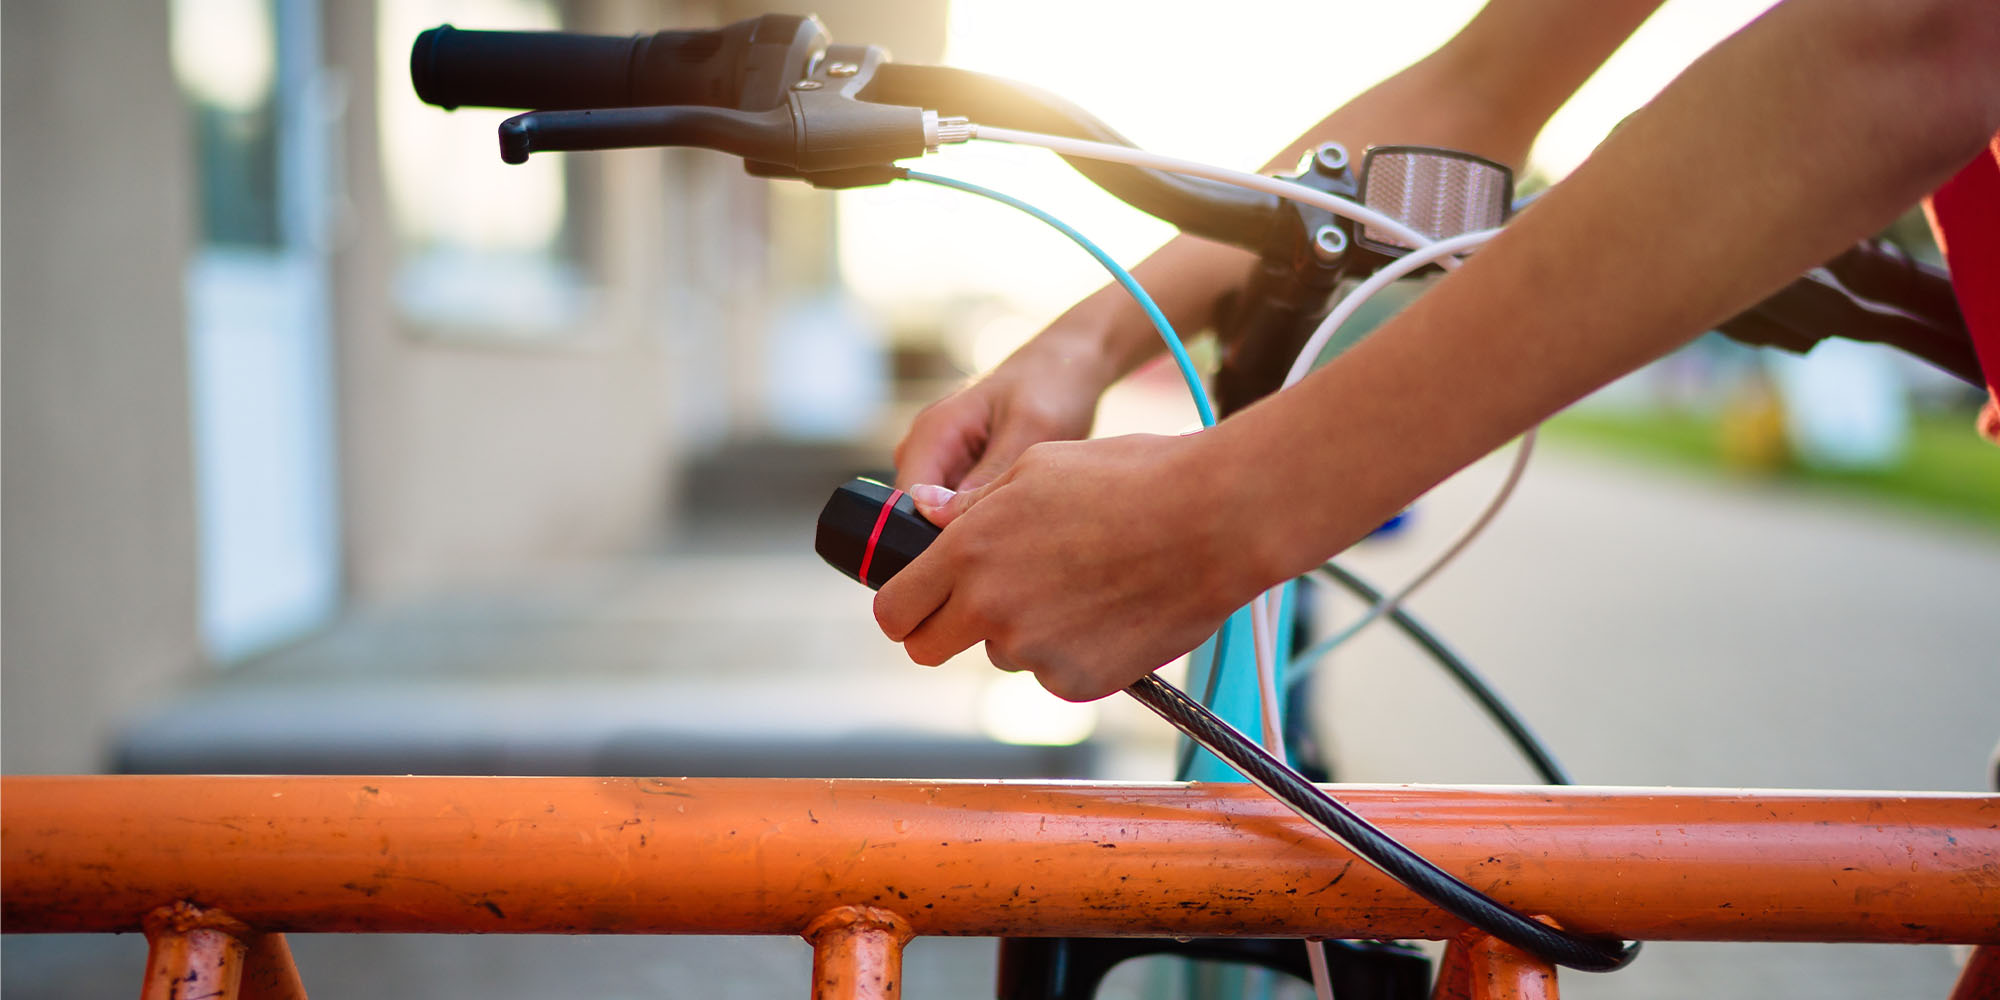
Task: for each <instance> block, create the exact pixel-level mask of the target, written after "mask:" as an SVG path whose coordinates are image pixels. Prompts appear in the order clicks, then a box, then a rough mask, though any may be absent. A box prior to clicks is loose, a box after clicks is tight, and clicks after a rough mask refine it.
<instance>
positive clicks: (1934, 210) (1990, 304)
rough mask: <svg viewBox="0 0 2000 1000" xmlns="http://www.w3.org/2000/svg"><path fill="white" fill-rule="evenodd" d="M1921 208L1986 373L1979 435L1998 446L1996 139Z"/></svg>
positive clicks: (1999, 183)
mask: <svg viewBox="0 0 2000 1000" xmlns="http://www.w3.org/2000/svg"><path fill="white" fill-rule="evenodd" d="M1925 207H1926V209H1927V210H1928V211H1929V214H1930V218H1931V231H1932V232H1933V233H1935V234H1936V236H1937V243H1938V249H1939V250H1942V251H1944V258H1945V265H1946V266H1947V267H1949V268H1951V290H1952V292H1953V293H1954V294H1956V295H1957V296H1958V307H1959V311H1961V312H1963V313H1964V314H1965V326H1966V329H1967V330H1969V331H1971V333H1972V348H1973V350H1975V351H1977V352H1978V353H1979V365H1980V368H1982V369H1983V370H1984V371H1985V373H1986V391H1987V400H1986V408H1985V409H1984V410H1982V411H1980V414H1979V432H1980V433H1981V434H1984V435H1985V436H1986V437H1987V438H1988V439H1989V440H1991V441H1994V442H1995V443H2000V135H1996V136H1994V137H1993V143H1992V145H1990V146H1989V147H1987V148H1986V149H1985V150H1983V151H1981V152H1980V154H1979V155H1978V156H1975V157H1973V158H1972V162H1971V163H1968V164H1966V165H1965V169H1963V170H1960V171H1959V172H1958V173H1957V174H1955V175H1953V176H1952V178H1951V180H1948V181H1946V182H1945V183H1944V185H1943V186H1942V187H1940V188H1938V189H1937V190H1936V191H1935V192H1933V193H1932V194H1931V197H1930V200H1929V202H1928V203H1927V204H1926V206H1925Z"/></svg>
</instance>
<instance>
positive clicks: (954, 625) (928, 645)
mask: <svg viewBox="0 0 2000 1000" xmlns="http://www.w3.org/2000/svg"><path fill="white" fill-rule="evenodd" d="M963 604H964V602H963V601H960V602H957V605H958V606H954V602H952V601H951V600H950V599H949V598H947V599H946V600H945V602H944V606H943V607H940V608H938V609H937V610H936V611H934V612H932V613H931V615H930V617H928V618H925V619H924V620H923V623H922V624H920V625H918V626H917V628H916V631H914V632H911V633H909V634H908V635H906V636H904V638H903V651H904V652H906V653H908V654H909V655H910V659H911V660H913V661H915V662H917V663H920V664H923V665H924V666H926V667H935V666H938V665H939V664H942V663H943V662H944V661H946V660H949V659H951V658H952V657H954V656H957V655H958V654H960V653H963V652H965V651H966V650H968V649H971V648H972V646H973V644H975V643H977V642H979V641H980V640H981V639H983V638H985V636H984V635H983V634H982V633H983V629H982V628H981V626H980V623H979V622H978V621H977V620H975V618H974V616H972V615H970V614H967V613H966V612H965V610H964V608H963V607H962V605H963Z"/></svg>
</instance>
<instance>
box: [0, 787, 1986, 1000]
mask: <svg viewBox="0 0 2000 1000" xmlns="http://www.w3.org/2000/svg"><path fill="white" fill-rule="evenodd" d="M1339 792H1340V794H1341V796H1342V798H1343V799H1344V800H1345V801H1347V802H1348V803H1349V804H1351V805H1352V806H1353V807H1354V808H1355V809H1356V811H1358V812H1360V813H1362V814H1363V815H1364V816H1366V817H1367V818H1368V819H1370V820H1371V821H1372V822H1374V823H1376V824H1378V825H1380V826H1382V827H1383V828H1385V829H1386V830H1388V831H1390V832H1391V833H1393V834H1394V835H1395V836H1397V837H1398V838H1399V839H1401V840H1402V841H1403V842H1404V843H1406V844H1408V845H1409V846H1410V847H1412V848H1413V849H1415V850H1416V851H1418V852H1419V853H1421V854H1423V855H1424V856H1426V857H1428V858H1430V859H1432V860H1433V861H1434V862H1436V863H1437V864H1438V865H1439V866H1440V867H1442V868H1444V869H1445V870H1447V871H1450V872H1453V873H1454V874H1457V875H1459V876H1460V877H1461V878H1464V879H1466V880H1467V881H1468V882H1470V883H1471V884H1473V885H1475V886H1477V887H1479V888H1481V889H1482V890H1483V891H1486V892H1489V893H1491V894H1493V895H1494V896H1496V897H1497V898H1500V899H1502V900H1504V901H1505V902H1507V903H1509V904H1511V905H1513V906H1515V907H1517V908H1519V909H1521V910H1523V911H1525V912H1529V913H1536V914H1549V915H1551V916H1553V917H1556V918H1559V919H1560V920H1561V921H1562V922H1563V925H1564V926H1566V927H1568V928H1570V929H1572V930H1578V931H1582V932H1587V933H1599V934H1618V935H1623V936H1625V937H1628V938H1636V939H1644V940H1714V941H1723V940H1726V941H1826V942H1864V941H1865V942H1903V943H1963V944H1976V945H1980V946H1981V947H1979V948H1978V949H1977V951H1976V952H1975V953H1974V957H1973V959H1972V961H1971V962H1969V963H1968V965H1967V967H1966V972H1965V973H1964V975H1963V976H1962V977H1961V980H1960V983H1959V986H1958V989H1957V990H1956V991H1955V992H1954V994H1953V995H1954V997H1957V998H1960V1000H1970V998H1973V997H1986V996H1994V995H1996V994H2000V947H1996V946H2000V796H1994V795H1969V794H1944V793H1923V794H1916V793H1907V794H1906V793H1863V792H1796V791H1688V790H1678V789H1675V790H1666V789H1607V788H1585V787H1565V788H1546V787H1534V788H1491V787H1482V788H1455V787H1439V786H1341V787H1340V789H1339ZM0 931H5V932H6V933H23V932H124V931H144V932H145V933H146V935H147V938H148V940H149V942H150V945H151V951H150V957H149V960H148V970H147V979H146V985H145V988H144V990H143V991H142V996H143V997H145V998H148V1000H150V998H154V997H159V998H165V997H169V996H183V997H184V996H191V995H193V996H215V997H220V998H225V1000H228V998H255V1000H271V998H303V997H304V996H305V992H304V990H303V988H302V987H301V986H300V985H299V978H298V975H297V973H296V971H295V970H294V968H293V965H292V962H291V958H290V954H289V951H288V950H287V949H286V946H285V944H284V940H283V937H282V934H283V932H286V931H300V932H308V931H310V932H329V931H331V932H352V933H369V932H399V933H412V932H414V933H477V934H495V933H500V934H504V933H517V934H519V933H575V934H782V935H792V934H797V935H802V936H804V937H805V938H806V940H807V941H809V942H810V943H811V944H812V946H813V954H814V961H813V970H814V986H813V996H814V997H816V998H821V1000H835V998H841V1000H845V998H894V997H897V996H899V995H900V980H901V965H902V951H903V947H904V945H905V944H906V943H907V942H908V941H909V940H910V939H911V938H912V937H914V936H915V935H919V934H945V935H975V936H1000V937H1007V936H1146V937H1165V936H1187V937H1226V936H1235V935H1247V936H1256V937H1299V938H1357V937H1366V938H1422V939H1431V940H1446V941H1450V942H1452V944H1451V945H1450V947H1449V948H1448V950H1447V954H1446V958H1445V961H1444V963H1443V965H1442V972H1441V973H1440V978H1439V982H1438V986H1437V989H1436V993H1435V996H1437V997H1441V998H1442V997H1451V998H1472V997H1477V998H1496V1000H1497V998H1502V997H1553V996H1555V995H1556V990H1555V976H1554V971H1553V970H1552V969H1550V968H1549V967H1548V966H1546V965H1543V964H1542V963H1540V962H1538V961H1536V960H1534V959H1532V958H1530V957H1528V956H1526V955H1524V954H1522V953H1520V952H1518V951H1515V950H1514V949H1513V948H1511V947H1510V946H1507V945H1505V944H1502V943H1500V942H1497V941H1493V940H1492V939H1490V938H1486V937H1484V936H1483V935H1480V934H1478V933H1477V932H1472V931H1469V930H1468V928H1466V927H1465V925H1463V924H1462V923H1459V922H1458V921H1456V920H1455V919H1453V918H1451V917H1450V916H1448V915H1446V914H1443V913H1442V912H1440V911H1438V910H1437V909H1435V908H1434V907H1432V906H1430V905H1429V904H1427V903H1425V902H1424V901H1423V900H1421V899H1419V898H1417V897H1416V896H1414V895H1412V894H1411V893H1409V892H1408V891H1407V890H1405V889H1403V888H1402V887H1401V886H1399V885H1397V884H1396V883H1395V882H1393V881H1391V880H1389V879H1388V878H1386V877H1384V876H1382V875H1381V874H1379V873H1378V872H1376V871H1375V870H1373V869H1372V868H1370V867H1368V866H1367V865H1366V864H1365V863H1361V862H1359V861H1358V860H1356V859H1355V858H1354V857H1353V856H1352V855H1350V854H1348V853H1347V852H1346V851H1345V850H1343V849H1342V848H1340V847H1339V846H1338V845H1336V844H1334V843H1332V842H1330V841H1328V840H1327V839H1326V838H1325V837H1323V836H1321V835H1320V834H1318V833H1317V832H1315V831H1313V830H1312V829H1311V828H1309V827H1308V826H1306V825H1305V824H1304V823H1303V822H1302V821H1300V820H1299V819H1298V818H1296V817H1295V816H1293V815H1292V814H1291V813H1290V812H1289V811H1287V810H1286V809H1285V808H1284V807H1283V806H1281V805H1279V804H1278V803H1276V802H1274V801H1272V800H1271V799H1270V798H1269V797H1267V796H1265V795H1263V794H1262V793H1260V792H1258V791H1256V790H1254V789H1251V788H1247V787H1243V786H1223V785H1200V784H1194V785H1188V784H1174V785H1133V784H1107V783H1072V784H1040V783H1017V782H934V781H866V780H800V779H704V778H684V779H683V778H428V777H181V776H145V777H125V776H90V777H9V778H5V779H4V780H0ZM193 986H200V987H201V988H200V989H190V987H193ZM176 987H178V992H176V991H175V988H176Z"/></svg>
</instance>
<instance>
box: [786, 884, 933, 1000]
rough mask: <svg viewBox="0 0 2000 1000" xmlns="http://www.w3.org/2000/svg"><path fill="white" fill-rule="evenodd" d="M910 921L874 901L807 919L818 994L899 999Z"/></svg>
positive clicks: (817, 999)
mask: <svg viewBox="0 0 2000 1000" xmlns="http://www.w3.org/2000/svg"><path fill="white" fill-rule="evenodd" d="M911 934H912V932H911V930H910V924H909V921H907V920H904V919H903V918H902V917H899V916H897V915H896V914H894V913H891V912H890V911H888V910H883V909H878V908H876V907H873V906H842V907H838V908H835V909H832V910H828V911H826V912H825V913H822V914H820V915H819V917H817V918H816V919H814V920H813V922H812V923H810V924H808V925H806V930H805V939H806V940H807V941H808V942H811V944H812V946H813V994H812V995H813V1000H898V998H900V997H901V996H902V995H903V946H904V945H905V944H908V943H909V940H910V937H911Z"/></svg>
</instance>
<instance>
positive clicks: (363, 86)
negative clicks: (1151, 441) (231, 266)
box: [0, 0, 763, 772]
mask: <svg viewBox="0 0 2000 1000" xmlns="http://www.w3.org/2000/svg"><path fill="white" fill-rule="evenodd" d="M168 6H169V5H167V4H146V5H138V6H131V5H122V4H119V5H107V4H96V3H86V4H68V3H60V2H56V0H20V2H11V0H10V2H9V3H7V4H6V6H5V8H4V12H5V13H4V17H5V20H4V25H0V34H4V39H5V50H4V63H5V66H4V73H5V76H4V100H5V107H4V113H5V120H6V123H7V128H8V134H7V138H6V142H5V143H4V162H0V171H4V180H5V193H6V201H5V211H4V219H5V231H4V255H5V260H4V271H5V287H4V291H3V292H0V303H4V335H5V336H4V365H0V369H4V379H5V382H4V393H0V398H4V433H5V440H4V452H5V469H4V476H0V484H4V526H5V537H4V622H0V641H4V654H0V659H4V676H0V703H4V711H5V716H4V723H0V733H3V734H4V748H0V753H4V764H0V766H4V768H5V769H6V770H7V771H9V772H38V771H39V772H48V771H88V770H93V769H95V768H98V767H101V766H103V764H104V760H103V755H104V753H105V749H104V748H105V747H106V746H107V745H108V743H109V738H110V736H111V734H112V733H113V732H114V731H115V730H116V728H117V726H118V725H119V722H120V720H121V719H123V718H125V717H127V716H128V715H129V714H131V713H133V712H135V711H137V710H140V709H141V708H142V706H143V705H144V704H145V703H146V702H147V701H148V699H149V698H151V697H153V696H155V695H158V694H161V693H164V692H167V691H170V690H174V689H177V688H184V687H186V686H187V685H189V684H195V683H201V682H203V681H204V680H207V679H212V678H215V677H217V676H220V675H222V674H224V673H226V668H217V667H214V666H211V665H209V664H208V663H206V662H205V657H204V655H203V651H202V649H201V643H200V638H199V635H198V627H197V621H198V618H197V613H198V605H197V598H198V586H199V584H198V580H199V575H198V565H197V548H196V544H195V543H196V521H195V512H194V502H193V496H194V478H193V477H194V473H193V462H192V460H191V441H190V431H189V412H190V408H189V399H188V392H189V390H188V384H189V374H188V361H187V333H186V323H187V318H186V313H187V310H186V295H185V291H184V289H185V282H186V274H187V268H188V264H189V261H190V259H191V256H192V254H193V251H194V246H193V243H194V239H195V229H196V218H197V216H196V211H195V209H196V205H195V194H194V192H195V182H194V177H193V171H192V164H191V156H192V149H191V146H192V143H191V141H190V137H189V122H188V116H187V109H186V107H185V106H184V104H183V102H182V100H181V98H180V96H179V94H178V91H177V86H176V82H175V79H174V76H173V73H172V70H171V67H170V56H169V54H170V48H169V23H168ZM672 6H673V5H672V4H670V3H664V2H655V0H604V2H600V3H594V4H583V5H577V7H576V8H573V9H577V10H580V11H581V13H582V14H583V15H584V17H585V18H586V20H585V22H584V26H585V27H589V28H592V29H596V30H606V31H621V32H623V31H634V30H639V29H640V28H653V27H658V26H661V25H668V24H673V23H676V21H677V20H680V19H679V18H676V17H675V16H673V15H672V14H671V8H672ZM374 9H375V5H374V4H372V3H336V2H332V0H326V2H324V3H323V5H322V12H323V25H324V34H323V37H324V40H325V41H324V44H325V47H326V52H325V59H326V60H327V62H328V64H329V66H330V67H331V68H332V70H333V73H334V75H335V77H336V78H337V79H338V81H339V83H340V87H339V88H338V90H339V91H340V92H341V93H342V95H343V99H342V100H341V101H340V102H339V103H340V106H341V108H342V109H343V110H341V111H340V112H339V114H338V116H337V119H336V141H335V142H334V143H332V145H331V147H330V148H331V149H333V150H334V153H333V156H334V157H335V158H336V162H335V164H334V166H335V169H334V170H333V171H332V175H333V177H334V179H335V182H336V189H335V192H334V196H333V203H334V205H335V213H334V214H335V217H336V221H335V225H334V226H333V246H332V254H331V262H332V263H331V266H332V270H333V273H332V283H333V284H332V289H333V293H332V303H333V304H332V312H333V316H332V329H333V340H334V351H335V365H336V371H335V379H336V383H337V389H336V399H337V403H336V407H337V416H336V421H337V427H338V436H339V444H338V447H339V465H340V469H339V479H340V490H341V496H340V503H341V521H342V532H343V538H344V541H343V545H344V547H345V548H344V552H343V572H344V576H345V581H346V582H345V587H346V591H347V597H346V602H347V605H348V607H349V608H353V607H355V606H357V605H360V604H367V603H374V602H383V601H392V600H395V599H398V598H401V597H406V596H410V595H418V594H425V593H433V592H438V591H446V590H450V589H452V588H455V587H461V586H464V585H467V584H468V583H477V582H482V581H487V580H492V579H504V578H519V577H522V576H529V575H533V574H535V573H536V572H538V571H539V570H541V569H543V568H546V567H550V566H555V565H559V564H564V563H575V562H582V561H588V560H596V559H603V558H620V557H627V556H631V555H634V554H638V553H642V552H644V551H646V550H648V549H649V547H651V546H652V545H653V544H654V543H655V542H656V541H658V540H659V539H660V538H661V536H662V535H663V534H665V533H666V532H667V531H668V530H669V525H670V523H671V514H672V510H671V508H672V499H671V498H672V497H673V496H675V495H676V494H677V492H678V491H677V490H676V489H675V485H676V483H675V481H676V479H677V477H678V475H679V469H680V467H681V465H682V458H681V451H682V446H681V444H680V440H681V437H682V434H681V428H683V427H685V426H686V424H687V418H686V415H685V413H684V412H683V410H684V409H685V408H684V407H683V406H682V405H681V404H682V403H683V402H684V401H685V400H684V397H690V396H693V395H695V394H694V393H691V392H689V391H688V388H689V387H690V386H701V385H704V384H706V383H711V382H714V383H721V382H724V381H726V380H727V379H728V377H729V376H728V373H727V372H726V371H722V370H719V369H716V368H714V367H713V366H712V365H711V364H709V362H708V360H707V359H709V358H710V357H711V355H709V354H707V353H704V352H700V351H690V350H688V345H690V344H704V343H710V342H712V341H713V340H715V339H717V338H726V337H728V336H729V334H728V333H725V332H721V331H722V330H723V329H725V328H726V329H729V330H735V331H754V330H755V329H756V323H755V318H754V317H755V313H756V309H755V306H756V304H757V302H758V300H759V298H760V291H759V289H760V287H761V278H760V275H761V268H760V261H761V259H762V258H761V254H762V246H763V243H762V241H763V236H762V232H761V229H760V228H759V227H760V226H761V225H762V220H763V214H762V211H761V204H762V202H761V199H762V197H763V195H762V194H761V191H762V185H761V182H755V181H751V180H748V179H746V178H744V177H742V175H741V170H740V167H739V166H737V165H736V164H735V163H734V162H733V161H732V162H729V163H726V164H725V163H722V162H720V158H718V157H712V155H711V154H700V156H702V157H710V158H711V159H708V160H702V159H697V160H694V161H690V159H689V157H688V156H687V155H684V154H668V153H660V152H644V151H635V152H629V153H621V154H609V155H602V156H580V157H578V158H577V161H576V163H577V165H576V166H575V168H574V169H576V170H580V171H589V172H591V177H590V182H591V189H592V191H593V192H594V193H593V195H592V196H591V197H590V198H588V199H585V200H583V201H580V202H579V203H578V205H579V206H580V207H579V208H578V209H577V211H578V212H579V213H580V214H582V215H583V216H584V218H583V219H582V220H581V221H582V223H583V224H582V225H581V226H580V228H579V230H578V231H579V233H581V238H582V240H583V241H584V243H585V245H584V246H583V247H582V248H581V253H580V254H579V256H580V257H581V258H582V259H584V260H585V261H586V262H587V265H588V267H587V271H588V279H589V283H590V286H591V293H592V299H593V305H592V306H591V308H590V309H589V310H588V311H587V315H586V316H585V317H584V318H583V321H582V322H581V323H580V324H579V329H578V330H576V331H574V335H565V336H563V337H560V338H556V339H554V340H552V341H550V342H548V343H543V344H509V343H505V342H502V341H491V340H489V341H479V340H477V339H474V340H465V339H457V338H453V337H449V336H441V335H440V333H441V331H437V330H428V329H424V328H422V327H421V326H420V325H418V324H414V323H412V322H410V321H408V320H407V319H405V318H404V317H402V316H401V315H399V312H398V309H397V306H396V303H395V301H394V298H393V296H392V283H393V282H394V280H395V278H396V267H397V265H398V261H399V253H400V252H401V248H399V247H398V245H397V241H396V236H395V227H394V222H393V220H392V219H391V218H390V216H389V211H390V209H389V206H388V204H387V200H386V197H385V192H384V184H383V178H382V172H381V164H380V152H381V150H380V147H379V141H378V139H377V122H376V119H375V110H374V109H375V106H376V104H375V96H376V95H375V93H374V86H375V85H374V79H375V71H374V51H375V38H374V28H375V24H374ZM710 13H712V12H710ZM690 16H693V15H690ZM439 113H440V114H442V112H439ZM711 160H712V161H713V162H711ZM697 206H698V207H699V209H700V212H699V213H696V211H695V208H696V207H697ZM503 208H504V207H503V206H496V210H502V209H503ZM697 214H699V215H700V216H704V217H709V218H713V219H714V220H715V224H714V225H712V226H707V227H704V228H703V229H701V230H698V231H694V232H690V231H689V230H688V229H687V227H686V226H685V224H684V223H685V221H686V220H687V219H688V218H690V217H693V216H696V215H697ZM688 240H693V241H695V244H694V245H689V244H687V243H685V241H688ZM718 269H720V271H721V272H722V273H726V274H728V275H730V276H731V279H732V280H731V281H729V282H714V283H710V284H707V285H697V284H696V281H697V280H698V279H699V278H700V276H701V275H702V274H706V273H709V272H714V271H717V270H718ZM716 419H719V420H720V421H721V422H723V423H725V424H726V423H728V421H729V417H728V415H727V414H726V413H725V414H723V415H722V416H721V417H719V418H716Z"/></svg>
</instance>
